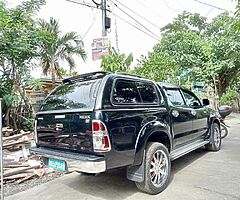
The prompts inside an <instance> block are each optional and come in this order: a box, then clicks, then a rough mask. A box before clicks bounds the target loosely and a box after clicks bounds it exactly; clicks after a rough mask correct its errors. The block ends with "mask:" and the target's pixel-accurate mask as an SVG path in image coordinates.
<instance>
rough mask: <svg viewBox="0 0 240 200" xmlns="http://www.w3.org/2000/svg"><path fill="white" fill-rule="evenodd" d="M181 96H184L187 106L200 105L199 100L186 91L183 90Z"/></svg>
mask: <svg viewBox="0 0 240 200" xmlns="http://www.w3.org/2000/svg"><path fill="white" fill-rule="evenodd" d="M183 96H184V98H185V101H186V104H187V106H190V107H196V106H201V103H200V102H199V100H198V99H197V98H196V97H195V96H194V95H192V94H191V93H189V92H187V91H183Z"/></svg>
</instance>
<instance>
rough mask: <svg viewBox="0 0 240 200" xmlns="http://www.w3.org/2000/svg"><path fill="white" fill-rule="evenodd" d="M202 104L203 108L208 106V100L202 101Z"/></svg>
mask: <svg viewBox="0 0 240 200" xmlns="http://www.w3.org/2000/svg"><path fill="white" fill-rule="evenodd" d="M202 103H203V105H204V106H208V105H209V104H210V102H209V100H208V99H203V100H202Z"/></svg>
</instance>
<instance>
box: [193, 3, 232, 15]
mask: <svg viewBox="0 0 240 200" xmlns="http://www.w3.org/2000/svg"><path fill="white" fill-rule="evenodd" d="M193 1H196V2H198V3H200V4H203V5H206V6H210V7H212V8H216V9H218V10H223V11H227V12H230V13H233V12H232V11H230V10H227V9H225V8H220V7H218V6H215V5H212V4H209V3H206V2H203V1H199V0H193Z"/></svg>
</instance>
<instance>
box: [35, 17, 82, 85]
mask: <svg viewBox="0 0 240 200" xmlns="http://www.w3.org/2000/svg"><path fill="white" fill-rule="evenodd" d="M39 25H40V28H41V30H42V33H43V34H42V36H43V37H42V40H41V42H40V61H41V64H42V68H43V73H44V74H45V75H47V74H49V73H51V75H52V85H53V87H55V79H56V75H57V76H58V77H59V78H60V77H61V73H60V64H59V62H60V61H66V62H67V63H68V64H69V67H70V73H71V71H72V70H73V69H74V68H75V66H76V64H75V61H74V59H73V56H74V55H77V56H80V57H81V58H82V59H83V60H84V61H85V59H86V52H85V50H84V49H83V41H82V40H81V39H80V37H79V36H78V35H77V34H76V33H75V32H68V33H66V34H64V35H62V34H61V31H60V29H59V23H58V21H57V20H55V19H54V18H50V21H49V22H47V21H45V20H40V21H39Z"/></svg>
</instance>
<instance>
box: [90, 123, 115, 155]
mask: <svg viewBox="0 0 240 200" xmlns="http://www.w3.org/2000/svg"><path fill="white" fill-rule="evenodd" d="M92 136H93V149H94V151H95V152H107V151H110V150H111V144H110V139H109V135H108V131H107V128H106V125H105V124H104V123H103V122H101V121H100V120H93V121H92Z"/></svg>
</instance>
